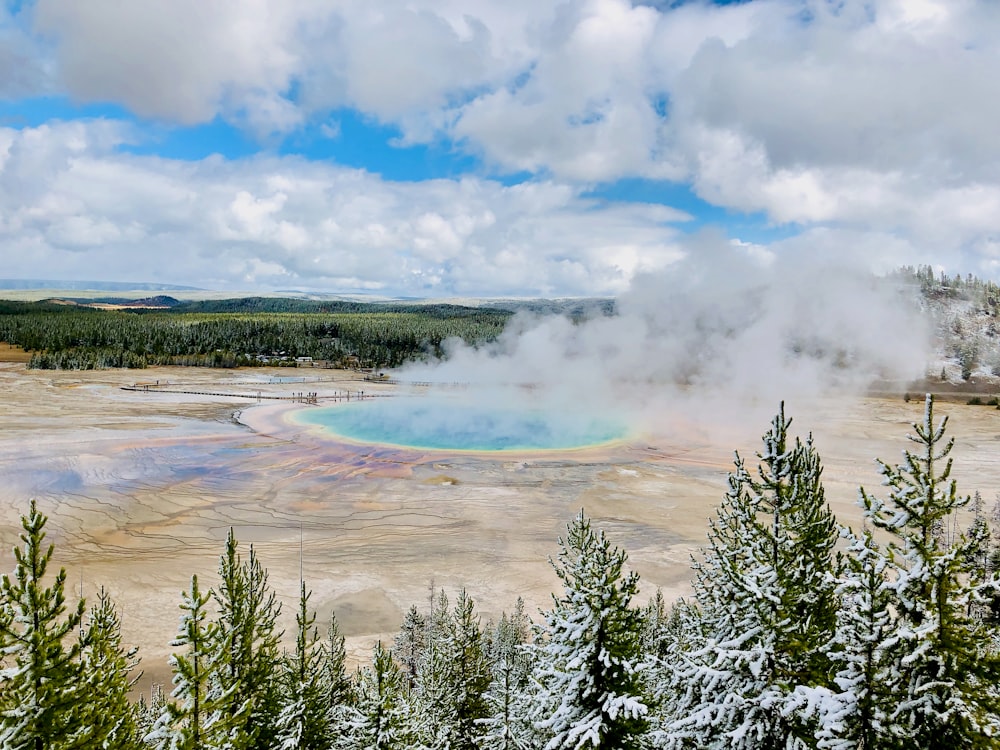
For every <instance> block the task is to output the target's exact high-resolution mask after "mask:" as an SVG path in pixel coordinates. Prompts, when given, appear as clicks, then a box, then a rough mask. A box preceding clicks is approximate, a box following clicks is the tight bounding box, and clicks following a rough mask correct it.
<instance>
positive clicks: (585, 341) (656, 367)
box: [403, 237, 930, 433]
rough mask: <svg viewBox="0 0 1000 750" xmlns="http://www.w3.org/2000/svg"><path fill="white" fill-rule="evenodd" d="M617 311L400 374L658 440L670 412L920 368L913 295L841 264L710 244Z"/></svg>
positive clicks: (553, 322)
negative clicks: (601, 420) (618, 423)
mask: <svg viewBox="0 0 1000 750" xmlns="http://www.w3.org/2000/svg"><path fill="white" fill-rule="evenodd" d="M617 308H618V311H617V314H616V315H614V316H611V317H599V318H593V319H590V320H587V321H585V322H583V323H581V324H574V323H572V322H571V321H570V320H568V319H566V318H564V317H544V318H537V317H530V316H523V315H520V316H517V317H515V318H514V319H513V320H512V321H511V323H510V324H509V325H508V327H507V329H506V330H505V332H504V334H503V335H502V336H501V337H500V339H499V340H498V341H497V342H495V343H494V344H491V345H489V346H484V347H480V348H473V347H469V346H467V345H465V344H463V343H461V342H458V341H453V342H449V343H448V346H447V357H446V358H445V359H444V360H443V361H441V362H435V363H432V364H423V365H414V366H410V367H409V368H407V369H406V371H404V373H403V377H405V378H412V379H415V380H425V381H438V382H462V383H468V384H470V387H472V388H473V392H478V393H479V397H480V398H489V399H490V400H492V401H503V400H505V399H506V400H508V402H509V403H511V404H512V405H514V404H517V405H523V403H524V402H525V401H528V402H530V403H532V404H537V403H544V404H545V405H547V406H548V407H550V408H552V409H556V410H565V411H586V412H591V413H598V414H599V413H604V412H614V413H615V414H617V415H627V418H628V419H629V420H630V422H631V423H632V424H636V425H637V426H638V427H639V428H640V429H643V430H646V431H647V432H653V433H655V432H656V431H657V430H658V428H659V429H663V427H662V425H663V424H664V418H665V417H666V416H668V415H673V416H679V415H684V416H686V418H687V419H689V420H691V419H694V420H697V421H702V422H705V421H711V419H712V415H713V414H717V415H720V416H721V415H725V416H724V417H723V418H724V419H726V420H732V419H733V418H734V412H735V415H737V416H738V415H744V416H751V415H750V414H749V413H748V412H753V411H755V407H761V408H762V409H764V410H766V411H772V413H773V408H774V406H775V405H776V404H777V402H778V401H779V400H782V399H784V400H786V401H790V402H794V401H805V400H807V399H811V398H815V397H817V396H819V395H822V394H827V393H835V392H836V393H843V392H862V391H864V389H866V388H867V387H869V386H870V385H871V384H872V382H873V381H875V380H878V379H888V380H908V379H912V378H915V377H919V376H920V375H921V374H922V373H923V370H924V369H925V367H926V363H927V362H928V361H929V352H930V335H929V331H928V328H927V325H926V323H925V322H924V321H923V318H922V317H921V316H920V314H919V311H918V309H917V306H916V304H915V301H914V298H913V297H912V294H911V293H910V292H909V291H907V290H904V289H900V288H899V287H898V286H896V285H895V284H893V283H892V282H891V281H889V280H887V279H884V278H876V277H874V276H873V275H872V274H871V273H870V272H869V271H868V270H865V269H859V268H856V267H852V266H850V265H847V264H845V263H841V262H837V261H836V260H831V259H825V260H821V261H817V260H816V258H815V257H812V258H809V259H808V260H807V259H805V258H801V257H800V258H795V257H781V256H774V255H770V254H768V255H767V256H766V257H759V256H754V255H752V254H749V253H747V252H745V251H744V250H742V249H740V248H734V247H732V246H731V245H730V244H729V243H728V242H720V241H717V240H716V239H713V238H711V237H708V238H706V237H701V238H698V239H697V241H696V243H695V246H692V247H691V248H689V252H688V254H687V256H686V258H685V260H683V261H681V262H679V263H677V264H675V265H673V266H671V267H669V268H668V269H666V270H664V271H661V272H658V273H655V274H647V275H643V276H638V277H636V278H635V279H634V281H633V283H632V285H631V288H630V289H629V291H628V292H627V293H626V294H624V295H622V297H621V298H620V299H619V300H618V305H617ZM753 417H754V418H755V419H757V418H758V416H757V415H756V414H754V415H753Z"/></svg>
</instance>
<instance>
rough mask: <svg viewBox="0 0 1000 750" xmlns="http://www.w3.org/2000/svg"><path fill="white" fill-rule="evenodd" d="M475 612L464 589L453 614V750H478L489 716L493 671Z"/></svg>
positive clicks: (460, 593)
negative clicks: (488, 704) (491, 672)
mask: <svg viewBox="0 0 1000 750" xmlns="http://www.w3.org/2000/svg"><path fill="white" fill-rule="evenodd" d="M474 610H475V605H474V603H473V601H472V597H470V596H469V595H468V594H467V593H466V591H465V589H462V590H461V591H460V592H459V594H458V598H457V600H456V601H455V609H454V612H453V614H452V621H453V626H452V627H453V630H452V633H453V637H452V638H451V652H450V654H449V657H450V661H451V674H450V679H451V682H452V684H453V685H454V687H455V703H454V706H453V707H452V710H453V720H452V721H453V723H452V727H453V729H452V737H451V739H450V741H449V742H448V745H447V746H448V747H449V748H452V749H453V750H476V748H478V747H479V744H480V737H481V735H482V727H481V722H482V720H483V719H484V718H486V716H487V715H488V707H487V705H486V698H485V693H486V690H487V688H488V687H489V685H490V678H491V675H490V667H489V662H488V661H487V658H486V652H485V638H484V636H483V632H482V629H481V628H480V625H479V616H478V615H476V614H475V611H474Z"/></svg>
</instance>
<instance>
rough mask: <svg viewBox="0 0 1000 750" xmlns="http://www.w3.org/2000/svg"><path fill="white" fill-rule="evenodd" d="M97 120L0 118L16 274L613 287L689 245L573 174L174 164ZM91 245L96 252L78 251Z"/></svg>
mask: <svg viewBox="0 0 1000 750" xmlns="http://www.w3.org/2000/svg"><path fill="white" fill-rule="evenodd" d="M126 135H127V131H125V130H123V129H122V128H120V127H118V126H117V125H116V124H115V123H112V122H106V121H95V122H90V123H83V122H75V123H62V124H51V125H46V126H43V127H40V128H33V129H31V128H29V129H24V130H20V131H15V130H12V129H0V154H2V157H0V216H2V217H4V219H3V221H2V222H0V240H2V242H3V243H4V247H5V248H8V249H7V250H5V252H4V261H5V267H6V269H7V270H6V272H7V273H9V274H11V275H14V276H23V277H32V278H38V277H45V276H48V275H51V274H52V269H55V268H58V269H60V275H63V274H65V275H69V276H73V275H75V276H78V277H84V276H86V277H88V278H90V277H93V276H94V275H95V272H97V271H98V270H100V275H102V276H105V277H108V278H128V279H131V280H153V281H161V280H171V281H174V282H178V283H188V284H193V285H197V286H206V287H218V288H223V289H238V288H241V286H243V285H246V284H251V285H253V286H254V287H263V288H267V287H274V286H280V287H289V286H298V287H309V288H316V289H328V290H333V291H336V290H338V289H343V287H344V285H345V284H347V285H350V286H352V287H356V288H365V289H381V290H384V291H386V292H389V293H392V292H398V293H404V292H406V293H419V294H425V295H428V296H445V295H451V294H459V295H472V294H484V295H501V294H517V295H523V294H529V295H530V294H549V295H577V294H613V293H617V292H620V291H622V290H624V289H625V288H626V287H627V285H628V283H629V281H630V279H631V278H632V276H633V275H634V274H635V273H637V272H639V271H644V270H649V269H655V268H662V267H664V266H665V265H668V264H670V263H671V262H673V261H674V260H676V259H677V258H678V257H679V256H680V252H679V249H678V247H677V246H676V244H675V238H676V236H677V232H676V230H675V229H674V228H673V227H672V226H671V224H672V223H674V222H678V221H684V220H686V219H687V218H688V217H686V215H684V214H682V213H680V212H676V211H672V210H671V209H667V208H665V207H663V206H646V205H629V204H613V203H612V204H595V203H594V202H593V201H590V200H587V199H584V198H581V197H580V195H579V193H578V191H577V190H576V189H574V188H570V187H567V186H565V185H558V184H555V183H549V182H535V183H529V184H523V185H517V186H514V187H504V186H503V185H501V184H499V183H496V182H492V181H488V180H481V179H476V178H465V179H462V180H457V181H456V180H433V181H429V182H424V183H394V182H388V181H384V180H382V179H381V178H379V177H378V176H377V175H373V174H370V173H366V172H363V171H360V170H351V169H344V168H341V167H337V166H331V165H325V164H317V163H311V162H308V161H306V160H303V159H300V158H297V157H275V156H259V157H255V158H250V159H245V160H237V161H227V160H225V159H222V158H221V157H218V156H214V157H211V158H209V159H205V160H203V161H201V162H182V161H172V160H168V159H162V158H157V157H150V156H137V155H133V154H127V153H121V152H118V151H116V150H115V145H116V144H117V143H119V142H121V141H122V140H123V139H124V138H125V137H126ZM82 250H85V251H86V252H85V253H84V252H81V251H82Z"/></svg>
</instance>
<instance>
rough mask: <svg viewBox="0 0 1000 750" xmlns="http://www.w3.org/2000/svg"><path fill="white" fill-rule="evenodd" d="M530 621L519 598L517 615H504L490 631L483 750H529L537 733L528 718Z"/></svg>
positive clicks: (483, 721) (515, 612) (515, 609)
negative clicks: (489, 678)
mask: <svg viewBox="0 0 1000 750" xmlns="http://www.w3.org/2000/svg"><path fill="white" fill-rule="evenodd" d="M530 626H531V622H530V620H529V619H528V616H527V615H526V614H525V613H524V600H523V599H521V598H520V597H518V599H517V604H516V606H515V608H514V612H513V613H512V614H511V615H510V616H508V615H507V614H506V613H504V614H502V615H501V617H500V621H499V622H498V623H497V624H496V626H495V627H493V628H492V629H491V630H490V637H489V639H488V644H487V648H486V654H487V660H488V661H489V664H490V672H491V680H490V685H489V687H488V688H487V690H486V692H485V693H484V694H483V698H484V699H485V701H486V708H487V710H488V712H489V715H488V716H487V717H486V718H484V719H482V720H480V722H479V723H480V726H481V727H482V733H483V736H482V739H481V741H480V742H481V746H482V748H483V750H526V749H527V748H529V747H530V746H531V740H532V738H533V736H534V732H533V730H532V728H531V725H530V723H529V722H530V719H529V714H530V711H529V701H530V700H531V698H530V691H529V689H528V687H529V684H530V679H531V667H532V661H531V652H530V651H529V650H528V649H527V648H526V646H527V642H528V634H529V628H530Z"/></svg>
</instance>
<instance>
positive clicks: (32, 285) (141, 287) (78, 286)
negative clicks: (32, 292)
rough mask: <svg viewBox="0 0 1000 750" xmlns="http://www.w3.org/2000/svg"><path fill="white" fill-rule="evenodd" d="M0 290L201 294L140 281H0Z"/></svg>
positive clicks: (170, 285) (194, 289) (192, 287)
mask: <svg viewBox="0 0 1000 750" xmlns="http://www.w3.org/2000/svg"><path fill="white" fill-rule="evenodd" d="M0 289H60V290H66V291H76V290H80V291H83V290H88V291H97V292H129V291H139V292H171V291H173V292H199V291H204V290H202V289H199V288H198V287H196V286H179V285H177V284H154V283H150V282H138V281H67V280H65V279H61V280H59V279H0Z"/></svg>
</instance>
